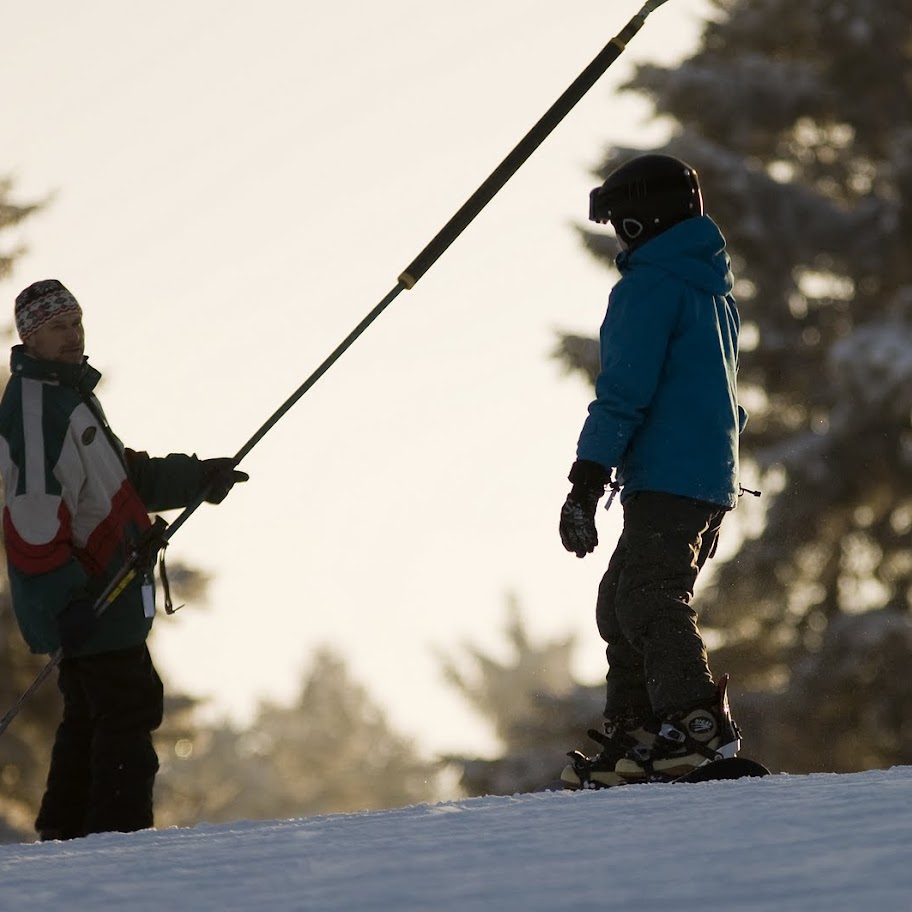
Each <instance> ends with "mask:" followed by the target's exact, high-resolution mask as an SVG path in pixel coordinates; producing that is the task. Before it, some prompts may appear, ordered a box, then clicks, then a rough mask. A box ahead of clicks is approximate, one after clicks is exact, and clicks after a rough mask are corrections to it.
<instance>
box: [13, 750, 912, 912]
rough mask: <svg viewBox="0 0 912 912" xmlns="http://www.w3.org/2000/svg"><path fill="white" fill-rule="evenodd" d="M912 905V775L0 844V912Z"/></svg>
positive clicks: (475, 804)
mask: <svg viewBox="0 0 912 912" xmlns="http://www.w3.org/2000/svg"><path fill="white" fill-rule="evenodd" d="M55 908H63V909H66V910H68V912H88V910H92V912H115V910H116V912H121V910H131V912H141V910H150V912H151V910H156V912H160V910H162V909H170V910H184V909H187V910H195V912H197V910H198V912H210V910H211V912H224V910H235V909H238V910H241V909H243V910H273V909H281V910H298V909H307V910H336V909H338V910H375V909H376V910H383V912H404V910H440V912H457V910H458V912H467V910H482V909H483V910H501V909H503V910H514V909H515V910H523V912H529V910H561V909H567V910H570V909H573V910H578V909H584V908H588V909H639V910H651V909H673V910H674V912H706V910H707V909H720V910H725V912H746V910H777V912H779V910H781V912H800V910H829V912H859V910H865V912H909V910H910V909H912V767H896V768H894V769H891V770H884V771H874V772H867V773H859V774H854V775H814V776H788V775H777V776H769V777H767V778H765V779H749V780H740V781H737V782H709V783H703V784H700V785H641V786H629V787H625V788H620V789H612V790H610V791H601V792H582V793H570V792H558V793H540V794H534V795H516V796H514V797H512V798H504V797H489V798H475V799H470V800H466V801H458V802H452V803H444V804H437V805H422V806H418V807H409V808H402V809H398V810H391V811H379V812H377V811H374V812H370V813H362V814H346V815H335V816H326V817H314V818H310V819H302V820H285V821H276V822H269V823H262V822H261V823H239V824H230V825H220V826H198V827H195V828H193V829H173V830H161V831H155V830H148V831H145V832H142V833H134V834H129V835H122V834H106V835H99V836H92V837H89V838H87V839H82V840H76V841H73V842H69V843H44V844H38V843H33V844H25V845H5V846H0V909H2V910H4V912H12V910H36V912H37V910H43V909H55Z"/></svg>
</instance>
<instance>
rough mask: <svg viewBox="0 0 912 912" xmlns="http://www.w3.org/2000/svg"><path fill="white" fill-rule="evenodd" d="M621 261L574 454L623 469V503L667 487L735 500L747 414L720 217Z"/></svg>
mask: <svg viewBox="0 0 912 912" xmlns="http://www.w3.org/2000/svg"><path fill="white" fill-rule="evenodd" d="M617 266H618V269H619V270H620V272H621V279H620V281H619V282H618V283H617V284H616V285H615V286H614V288H613V289H612V291H611V295H610V297H609V301H608V312H607V314H606V316H605V320H604V322H603V324H602V328H601V336H600V343H601V373H600V374H599V377H598V380H597V382H596V399H595V401H594V402H593V403H592V404H591V405H590V406H589V417H588V418H587V419H586V423H585V424H584V426H583V430H582V433H581V434H580V439H579V444H578V448H577V457H578V458H579V459H586V460H591V461H593V462H597V463H600V464H601V465H602V466H604V467H605V468H606V469H612V468H617V469H618V481H619V482H620V483H621V484H622V485H623V491H622V495H621V496H622V498H624V497H627V496H629V495H630V494H632V493H633V492H635V491H644V490H646V491H660V492H664V493H669V494H680V495H683V496H686V497H693V498H696V499H699V500H704V501H709V502H711V503H716V504H721V505H724V506H726V507H732V506H734V503H735V498H736V492H737V476H738V435H739V433H740V431H741V430H742V429H743V426H744V423H745V422H746V420H747V416H746V414H745V413H744V411H743V409H741V408H740V406H739V405H738V400H737V383H736V374H737V368H738V331H739V327H740V321H739V317H738V310H737V307H736V305H735V301H734V299H733V298H732V296H731V290H732V283H733V280H732V274H731V270H730V268H729V259H728V255H727V254H726V252H725V240H724V238H723V237H722V234H721V232H720V231H719V229H718V227H717V226H716V224H715V223H714V222H713V221H712V219H710V218H708V217H707V216H700V217H698V218H691V219H687V220H686V221H683V222H680V223H679V224H677V225H675V226H674V227H673V228H670V229H669V230H668V231H665V232H664V233H662V234H660V235H658V236H657V237H656V238H654V239H652V240H651V241H648V242H647V243H645V244H643V245H642V246H641V247H638V248H636V249H634V250H633V251H629V252H628V251H624V252H622V253H621V254H620V255H619V256H618V258H617Z"/></svg>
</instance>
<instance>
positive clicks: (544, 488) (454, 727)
mask: <svg viewBox="0 0 912 912" xmlns="http://www.w3.org/2000/svg"><path fill="white" fill-rule="evenodd" d="M641 5H642V3H641V2H640V0H629V2H628V0H624V2H621V0H601V2H596V0H570V2H567V3H563V4H555V3H553V2H545V0H436V2H432V3H428V2H426V0H424V2H418V0H385V2H383V3H368V2H366V0H361V2H354V0H333V2H327V3H313V2H292V0H257V2H252V0H244V2H228V0H180V2H177V0H164V2H157V3H155V4H140V3H137V2H130V3H128V2H123V0H79V2H71V0H30V2H29V3H21V2H16V0H0V86H2V87H3V116H2V118H0V175H10V176H12V177H13V178H14V179H15V181H16V188H17V192H18V194H19V197H20V198H24V199H30V198H35V197H40V196H43V195H46V194H48V193H50V192H53V193H54V194H55V196H54V198H53V201H52V202H51V204H50V205H49V207H48V208H47V210H46V211H45V212H44V213H43V214H41V215H39V216H36V217H35V218H33V219H31V220H29V221H28V222H26V223H25V225H24V228H23V230H22V232H21V238H22V240H23V241H24V242H26V243H27V244H28V246H29V248H30V252H29V253H28V255H26V256H25V257H24V258H22V259H21V260H20V262H19V263H18V265H17V268H16V270H15V272H14V275H13V276H12V278H11V279H9V280H7V281H5V282H0V298H2V300H3V301H5V302H6V306H7V308H8V310H7V312H8V314H9V322H10V323H11V322H12V307H13V299H14V297H15V295H16V293H17V292H18V291H19V290H20V289H21V288H23V287H24V286H25V285H27V284H29V283H30V282H32V281H35V280H37V279H42V278H58V279H60V280H61V281H62V282H63V283H64V284H65V285H66V286H67V287H68V288H69V289H70V290H71V291H72V292H73V293H74V294H75V295H76V296H77V298H78V299H79V300H80V302H81V304H82V305H83V309H84V312H85V324H86V329H87V337H88V338H87V347H86V351H87V354H88V355H89V356H90V359H91V361H92V363H93V364H94V365H95V366H96V367H97V368H99V369H100V370H101V371H102V372H103V373H104V375H105V383H104V386H103V388H102V390H101V400H102V403H103V405H104V407H105V409H106V411H107V413H108V418H109V420H110V421H111V424H112V427H113V428H114V430H115V432H116V433H117V434H118V435H119V436H120V437H121V439H122V440H123V441H124V442H125V443H126V444H127V445H128V446H131V447H133V448H134V449H145V450H148V451H149V452H150V453H152V454H153V455H164V454H166V453H168V452H196V453H198V454H199V455H200V456H201V457H208V456H219V455H231V454H233V453H235V452H237V451H238V450H239V449H240V448H241V446H242V445H243V444H244V443H245V442H246V441H247V440H248V439H249V438H250V437H251V436H252V435H253V434H254V432H255V431H256V430H257V429H258V428H259V427H260V425H261V424H262V423H263V422H264V421H266V419H267V418H268V417H269V416H270V415H271V414H272V412H273V411H274V410H275V409H276V408H277V407H278V406H279V405H280V404H281V403H282V402H283V401H284V400H285V399H286V398H287V397H288V396H289V395H290V394H291V393H292V392H293V391H294V390H295V389H296V388H297V387H298V386H299V385H300V384H301V383H302V382H303V381H304V380H305V379H306V378H307V376H308V375H309V374H310V373H311V372H312V371H313V370H314V369H315V368H316V367H317V366H318V365H319V364H320V363H321V362H322V361H323V359H324V358H325V357H326V356H327V355H328V354H329V353H330V352H331V351H332V350H333V349H334V348H335V346H336V345H337V344H338V343H339V342H340V341H341V340H342V339H343V338H344V337H345V336H346V335H347V334H348V333H349V332H350V331H351V330H352V329H353V328H354V326H355V325H356V324H357V323H358V322H359V321H360V320H361V319H362V317H364V316H365V314H367V313H368V312H369V311H370V310H371V309H372V308H373V307H374V305H375V304H377V303H378V302H379V301H380V300H381V299H382V298H383V297H384V296H385V295H386V294H387V292H389V291H390V290H391V289H392V288H394V287H395V285H396V280H397V277H398V275H399V274H400V273H401V272H402V271H403V270H404V269H405V267H406V266H408V265H409V263H410V262H411V261H412V260H413V259H414V257H415V256H416V255H417V254H418V253H419V252H420V251H421V250H422V248H423V247H424V246H425V245H426V244H427V243H428V242H429V241H430V240H431V238H432V237H433V236H434V235H435V234H436V232H437V231H438V230H439V229H440V228H441V227H442V226H443V225H444V224H445V222H446V221H447V220H448V219H449V218H450V216H451V215H452V214H453V213H454V212H455V211H456V209H458V208H459V206H460V205H461V204H462V203H463V202H464V201H465V199H466V198H467V197H468V196H469V195H470V194H471V193H472V192H473V191H474V190H475V189H476V187H477V186H478V185H479V184H480V183H481V181H482V180H484V179H485V178H486V177H487V176H488V174H490V172H491V171H492V170H493V169H494V168H495V167H496V165H497V164H498V163H499V162H500V161H501V160H502V159H503V158H504V156H505V155H506V154H507V153H508V152H509V151H510V149H512V148H513V146H514V145H515V144H516V143H517V142H518V141H519V139H521V138H522V136H523V135H524V134H525V133H526V132H527V131H528V129H529V128H530V127H531V126H532V125H533V123H535V121H536V120H537V119H538V118H539V117H540V116H541V115H542V114H543V113H544V112H545V110H546V109H547V108H548V107H549V106H550V105H551V104H552V103H553V102H554V100H555V99H556V98H557V97H558V96H559V95H560V94H561V93H562V92H563V91H564V89H565V88H566V87H567V86H568V85H569V84H570V82H571V81H572V80H573V79H574V78H575V77H576V76H577V75H578V73H579V72H580V71H581V70H582V69H583V68H584V67H585V66H586V65H587V64H588V63H589V62H590V61H591V60H592V58H593V57H595V55H596V54H597V53H598V52H599V51H600V50H601V48H602V47H603V46H604V45H605V44H606V43H607V41H608V40H609V39H610V38H611V37H612V36H613V35H615V34H617V32H618V31H620V29H621V28H622V27H623V25H624V24H625V23H626V22H627V20H628V19H629V18H630V16H632V15H633V14H634V13H635V12H636V11H637V10H638V9H639V8H640V6H641ZM707 8H708V4H707V2H706V0H671V2H669V3H667V4H666V5H665V6H663V7H660V8H659V9H658V10H657V11H656V12H654V13H653V14H652V15H651V16H650V17H649V19H648V20H647V22H646V25H645V27H644V28H643V29H642V30H641V32H640V33H639V35H637V37H636V38H635V39H634V40H633V42H632V43H631V45H630V47H629V49H628V50H627V51H626V52H625V54H624V55H623V56H622V57H621V58H620V59H619V60H618V62H617V63H615V64H614V65H613V66H612V67H611V69H610V70H609V71H608V73H607V74H606V75H605V76H604V77H603V78H602V80H600V82H599V83H598V84H597V85H596V86H595V88H594V89H592V90H591V92H590V93H589V94H588V95H587V96H586V98H585V99H583V101H582V102H580V104H579V105H578V106H577V107H576V108H575V109H574V111H573V112H572V113H571V114H570V115H569V116H568V117H567V119H566V120H565V121H564V122H563V123H562V124H561V125H560V126H559V127H558V128H557V130H556V131H555V132H554V133H553V134H552V135H551V137H550V138H549V139H548V140H546V142H545V143H544V144H543V145H542V146H541V147H540V148H539V149H538V151H537V152H536V153H535V154H534V155H533V157H532V158H531V159H530V160H529V162H527V163H526V165H525V166H524V167H523V168H522V169H521V170H520V171H519V173H518V174H517V175H516V176H514V178H513V179H512V180H511V181H510V183H509V184H508V185H507V186H506V187H505V188H504V190H502V191H501V193H500V194H499V195H498V196H497V197H496V198H495V199H494V201H493V202H492V203H491V204H490V205H489V206H488V208H487V209H486V210H485V211H484V212H483V213H482V214H481V215H480V216H479V217H478V218H477V219H476V221H475V222H474V223H473V224H472V225H471V226H470V227H469V228H468V229H467V230H466V231H465V233H464V234H463V235H462V236H461V237H460V238H459V239H458V240H457V241H456V242H455V243H454V244H453V246H452V247H451V248H450V249H449V250H448V251H447V252H446V253H445V254H444V255H443V257H442V258H441V259H440V260H439V261H438V262H437V264H436V265H435V266H434V267H433V268H432V269H431V270H430V271H429V272H428V273H427V274H426V275H425V276H424V278H423V279H421V281H420V282H419V283H418V284H417V286H416V287H415V288H414V289H413V290H411V291H407V292H402V294H400V295H399V297H398V298H397V299H396V300H395V301H394V302H393V303H392V304H391V305H390V307H389V308H388V309H387V311H386V312H385V313H384V314H383V315H382V316H381V317H380V318H379V320H378V321H377V322H376V323H375V324H374V325H373V326H372V327H371V328H370V329H368V330H367V332H366V333H365V334H364V335H363V336H362V337H361V339H360V340H359V341H358V342H356V343H355V345H354V346H353V347H352V348H351V349H350V350H349V352H348V353H347V354H345V355H344V356H343V358H342V359H341V360H340V361H339V362H338V363H337V364H336V365H335V366H334V367H333V368H332V369H331V370H330V371H329V373H327V374H326V376H324V377H323V378H322V379H321V380H320V381H319V383H317V385H316V386H315V387H314V388H313V389H312V390H311V391H310V392H309V393H307V395H306V396H305V397H304V398H303V399H302V400H301V401H300V402H299V403H298V404H297V405H296V406H295V407H294V409H292V411H291V412H289V413H288V414H287V415H286V416H285V417H284V418H283V419H282V421H281V422H280V423H279V424H278V425H277V426H276V428H274V429H273V430H272V431H271V432H270V433H269V434H268V435H267V436H266V437H265V438H264V440H263V441H262V442H261V443H259V445H258V446H257V447H256V448H255V449H254V450H253V452H252V453H251V454H250V455H249V456H248V457H247V458H246V459H245V461H244V463H243V465H242V468H243V469H245V470H246V471H248V472H249V473H250V475H251V480H250V482H249V483H248V484H246V485H244V486H242V487H240V488H237V489H236V490H235V491H234V492H233V493H232V494H231V495H230V497H229V498H228V499H227V500H226V501H225V503H224V504H222V505H221V506H220V507H217V508H216V507H212V506H208V505H204V506H203V507H201V508H200V509H199V510H198V511H197V512H196V514H194V516H193V517H191V519H190V520H189V521H188V522H187V523H186V525H185V526H184V527H183V528H182V529H180V530H179V532H178V533H177V534H176V535H175V536H174V538H173V540H172V543H171V546H170V548H169V550H168V557H169V560H170V561H172V562H175V563H176V562H177V561H182V562H186V563H188V564H191V565H193V566H196V567H198V568H199V569H202V570H204V571H206V572H207V573H209V574H211V575H212V577H213V582H212V585H211V587H210V595H209V599H208V602H207V604H206V605H201V604H190V605H188V606H187V607H185V608H184V609H183V610H182V611H181V612H180V613H179V614H178V615H176V616H174V617H171V618H166V617H164V615H162V614H160V615H159V618H158V621H157V624H156V634H155V637H154V640H153V644H152V649H153V653H154V656H155V660H156V663H157V664H158V665H159V667H160V668H161V670H162V672H163V674H164V675H166V676H167V677H166V679H167V681H168V682H170V683H171V685H172V687H173V688H180V689H183V690H185V691H188V692H190V693H193V694H195V695H197V696H200V697H205V698H208V701H209V703H208V706H209V710H208V711H209V713H210V714H211V715H213V716H229V717H231V718H233V719H235V720H237V721H239V722H244V721H246V720H247V719H249V717H250V714H251V712H252V711H253V710H254V709H255V707H256V705H257V703H258V701H260V700H263V699H269V700H277V701H285V700H288V699H290V698H291V697H292V695H293V694H294V693H295V692H296V691H297V688H298V685H299V683H300V680H301V676H302V673H303V672H304V671H305V669H306V668H307V666H308V662H309V658H310V656H311V655H312V652H313V650H314V649H315V648H316V647H319V646H323V645H330V646H332V647H334V648H335V649H337V650H338V651H339V652H340V653H341V654H342V655H343V656H344V657H345V658H346V660H347V661H348V663H349V666H350V669H351V671H352V673H353V675H354V677H355V678H357V679H358V680H359V681H360V682H362V683H363V684H365V685H366V686H367V687H368V689H369V692H370V693H371V694H372V696H373V698H374V699H375V700H376V702H377V703H378V704H379V705H380V706H381V707H382V708H383V709H384V710H385V711H386V712H387V714H388V716H389V718H390V720H391V722H392V723H393V724H394V725H395V726H396V727H397V729H398V730H400V731H401V732H403V733H405V734H407V735H409V736H411V737H413V738H414V739H415V741H416V744H417V745H418V746H419V747H420V748H423V749H424V751H425V752H427V753H428V754H430V753H433V752H435V751H439V750H457V751H468V752H473V751H479V752H486V751H489V750H491V749H492V748H493V746H494V745H493V742H492V739H491V734H490V732H489V730H488V728H487V727H486V725H485V724H484V723H483V722H481V721H480V720H478V719H477V718H476V717H475V716H474V714H473V712H472V711H471V710H470V708H469V707H467V706H466V705H465V703H464V702H463V700H462V699H461V697H460V696H459V695H458V694H456V693H455V692H454V691H453V690H452V689H450V688H449V687H448V686H447V685H446V684H445V683H444V682H443V680H442V677H441V674H440V668H439V661H438V658H437V655H438V654H439V653H440V652H443V653H445V654H454V653H457V652H458V651H460V650H461V648H462V645H463V644H465V643H471V644H474V645H477V646H481V647H482V648H484V649H486V650H487V651H489V652H490V653H492V654H494V655H498V656H502V655H504V654H505V643H504V640H503V628H504V624H505V621H506V616H507V611H506V596H507V594H508V593H515V594H516V595H517V596H518V598H519V600H520V603H521V606H522V608H523V614H524V617H525V619H526V622H527V625H528V627H529V630H530V632H531V633H532V635H533V636H535V637H537V638H545V637H549V638H550V637H563V636H566V635H568V634H572V635H574V636H575V637H576V639H577V643H578V648H577V652H576V665H575V672H576V674H577V676H578V677H579V678H580V679H581V680H583V681H586V682H590V683H594V682H596V681H598V680H600V679H601V678H602V676H603V675H604V671H605V669H604V652H603V644H602V643H601V641H600V640H599V638H598V634H597V632H596V630H595V625H594V601H595V592H596V587H597V585H598V581H599V579H600V577H601V574H602V573H603V571H604V568H605V566H606V564H607V561H608V558H609V557H610V553H611V550H612V548H613V545H614V541H615V539H616V537H617V534H618V531H619V518H620V511H619V508H618V507H616V506H615V508H614V510H615V511H617V512H615V513H613V514H605V513H604V512H600V518H599V523H600V534H601V538H602V543H601V545H600V547H599V549H598V550H597V551H596V552H595V554H594V555H591V556H589V557H588V558H586V559H585V560H582V561H581V560H578V559H577V558H576V557H574V556H573V555H570V554H568V553H567V552H566V551H564V549H563V548H562V547H561V544H560V539H559V537H558V534H557V520H558V514H559V511H560V506H561V504H562V503H563V500H564V497H565V496H566V493H567V490H568V483H567V481H566V475H567V471H568V470H569V468H570V465H571V463H572V461H573V458H574V452H575V446H576V439H577V435H578V433H579V429H580V427H581V425H582V422H583V419H584V418H585V414H586V406H587V405H588V402H589V399H590V390H589V389H588V388H587V386H586V384H585V383H583V382H582V380H580V379H578V378H573V377H571V378H568V377H565V376H563V375H562V373H561V371H560V368H559V366H558V365H557V363H556V362H554V361H553V360H552V359H550V357H549V354H550V352H551V350H552V349H553V347H554V344H555V339H556V337H555V330H557V329H566V330H571V331H574V332H585V333H588V334H595V332H596V331H597V328H598V325H599V323H600V322H601V319H602V317H603V315H604V308H605V302H606V299H607V295H608V292H609V290H610V287H611V284H612V282H613V281H614V280H615V279H616V275H615V274H614V273H613V272H611V271H610V270H608V269H606V268H605V267H604V266H601V265H599V264H597V263H595V262H594V261H593V260H592V259H591V258H590V257H589V256H588V254H586V253H585V251H584V250H583V249H582V247H581V245H580V243H579V241H578V240H577V237H576V234H575V232H574V230H573V228H572V225H573V224H574V223H582V222H583V221H584V220H585V218H586V214H587V205H588V192H589V190H590V189H591V187H592V186H593V185H594V183H595V181H594V179H593V178H592V176H591V171H592V169H593V168H594V167H595V166H596V165H597V164H598V162H599V160H600V157H601V154H602V152H603V150H604V148H605V147H607V146H609V145H611V144H615V143H616V144H631V145H634V144H635V145H638V146H642V147H644V148H646V147H648V146H649V145H650V144H652V145H655V144H657V143H658V142H659V141H660V139H661V137H662V136H663V133H662V125H660V124H656V123H654V122H652V121H650V120H649V119H648V108H647V107H646V106H645V104H643V103H641V102H637V101H635V100H633V99H631V98H629V97H621V96H619V95H618V93H617V92H616V88H617V86H618V85H619V84H620V83H621V82H623V81H624V79H625V78H626V77H627V76H629V74H630V65H631V64H632V63H634V62H636V61H646V60H652V61H658V62H668V61H671V60H674V59H677V58H678V57H680V55H681V54H682V53H683V52H684V51H685V50H687V49H688V47H690V46H691V45H692V43H693V42H694V41H695V40H696V37H697V35H698V33H699V27H700V17H701V16H702V15H705V13H706V10H707ZM695 164H696V165H697V167H699V163H695ZM5 240H6V241H9V240H10V237H9V236H8V237H7V238H6V239H5ZM174 515H176V514H174ZM174 515H169V517H168V518H171V519H173V516H174ZM573 746H574V745H568V749H569V748H571V747H573Z"/></svg>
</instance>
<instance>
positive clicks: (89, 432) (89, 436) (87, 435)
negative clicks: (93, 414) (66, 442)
mask: <svg viewBox="0 0 912 912" xmlns="http://www.w3.org/2000/svg"><path fill="white" fill-rule="evenodd" d="M97 433H98V428H97V427H95V425H92V427H87V428H86V429H85V430H84V431H83V432H82V444H83V446H88V445H89V444H90V443H91V442H92V441H93V440H94V439H95V435H96V434H97Z"/></svg>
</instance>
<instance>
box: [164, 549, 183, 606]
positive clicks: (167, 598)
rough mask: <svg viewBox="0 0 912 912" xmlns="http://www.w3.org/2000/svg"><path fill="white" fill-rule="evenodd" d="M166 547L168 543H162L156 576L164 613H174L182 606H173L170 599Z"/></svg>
mask: <svg viewBox="0 0 912 912" xmlns="http://www.w3.org/2000/svg"><path fill="white" fill-rule="evenodd" d="M167 547H168V543H167V542H165V543H164V544H163V545H162V549H161V555H160V556H159V558H158V577H159V579H160V580H161V584H162V593H163V595H164V597H165V614H174V613H175V612H176V611H180V610H181V608H183V607H184V606H183V605H178V606H177V608H175V607H174V603H173V602H172V601H171V583H170V582H168V568H167V567H166V566H165V549H166V548H167Z"/></svg>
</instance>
